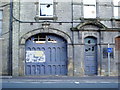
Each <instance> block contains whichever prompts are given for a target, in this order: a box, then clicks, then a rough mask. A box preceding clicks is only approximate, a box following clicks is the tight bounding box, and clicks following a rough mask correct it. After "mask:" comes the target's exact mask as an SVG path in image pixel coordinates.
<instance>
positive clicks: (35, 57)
mask: <svg viewBox="0 0 120 90" xmlns="http://www.w3.org/2000/svg"><path fill="white" fill-rule="evenodd" d="M26 62H45V53H44V52H43V51H26Z"/></svg>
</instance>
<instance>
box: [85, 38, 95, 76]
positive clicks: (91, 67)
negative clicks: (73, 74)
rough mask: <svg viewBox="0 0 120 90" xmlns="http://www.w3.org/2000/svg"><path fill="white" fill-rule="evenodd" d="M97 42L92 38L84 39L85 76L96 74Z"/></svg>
mask: <svg viewBox="0 0 120 90" xmlns="http://www.w3.org/2000/svg"><path fill="white" fill-rule="evenodd" d="M96 43H97V41H96V39H95V38H93V37H88V38H85V58H84V59H85V60H84V61H85V74H86V75H96V74H97V45H96Z"/></svg>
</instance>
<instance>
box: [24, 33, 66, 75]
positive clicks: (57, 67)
mask: <svg viewBox="0 0 120 90" xmlns="http://www.w3.org/2000/svg"><path fill="white" fill-rule="evenodd" d="M40 35H42V34H39V35H36V36H32V37H31V38H29V39H28V40H27V41H26V61H25V63H26V65H25V67H26V69H25V72H26V75H66V74H67V42H66V41H65V40H64V39H63V38H61V37H59V36H56V35H49V34H44V36H42V38H40ZM37 37H38V38H37Z"/></svg>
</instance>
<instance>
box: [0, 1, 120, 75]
mask: <svg viewBox="0 0 120 90" xmlns="http://www.w3.org/2000/svg"><path fill="white" fill-rule="evenodd" d="M73 1H74V0H73ZM100 1H101V0H98V2H97V10H98V11H97V18H93V19H89V18H84V15H83V3H82V2H76V1H74V2H54V3H55V6H54V14H55V16H54V18H53V19H50V20H47V19H42V18H39V17H37V20H36V19H35V18H36V16H37V15H36V14H38V12H37V10H36V5H37V3H36V4H35V3H34V2H21V1H20V0H19V2H13V3H14V4H13V16H14V18H13V27H12V29H13V32H12V33H13V36H12V38H13V41H12V49H13V50H12V52H13V54H12V75H13V76H25V43H26V40H27V39H28V38H30V37H31V36H33V35H36V34H39V33H47V34H55V35H58V36H61V37H62V38H64V39H65V40H66V41H67V53H68V55H67V56H68V60H67V61H68V63H67V65H68V66H67V69H68V73H67V75H68V76H84V75H85V62H84V60H85V54H84V52H85V50H84V48H85V41H84V39H85V38H86V37H94V38H96V39H97V54H96V55H97V71H98V73H97V75H98V76H107V75H108V67H107V65H108V61H107V60H108V59H107V58H104V57H103V56H104V53H103V51H104V48H107V47H108V44H110V47H111V48H113V50H114V51H113V58H111V67H110V68H111V72H110V73H111V75H110V76H118V73H119V72H118V66H119V64H120V57H119V56H120V55H119V51H116V50H115V44H116V43H115V38H116V37H119V36H120V25H119V19H118V20H116V19H114V20H111V19H112V18H113V16H112V14H113V12H112V5H111V3H110V1H108V3H102V2H100ZM3 4H4V3H0V5H3ZM104 4H106V5H110V6H109V8H106V6H105V5H104ZM2 9H3V31H2V34H3V35H2V38H4V43H3V48H4V50H3V53H2V54H1V53H0V55H2V56H4V57H2V61H3V66H2V67H3V70H2V71H3V72H2V73H3V75H9V74H10V73H9V72H8V71H9V67H10V66H9V63H8V62H9V55H8V51H9V22H8V21H9V18H10V16H9V9H10V8H9V5H8V6H6V7H4V8H2ZM6 32H8V33H6Z"/></svg>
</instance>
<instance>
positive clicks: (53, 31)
mask: <svg viewBox="0 0 120 90" xmlns="http://www.w3.org/2000/svg"><path fill="white" fill-rule="evenodd" d="M38 33H51V34H56V35H59V36H61V37H63V38H64V39H65V40H67V43H71V42H72V39H71V37H70V36H69V35H68V34H66V33H65V32H63V31H60V30H58V29H54V28H50V29H48V30H44V29H43V28H39V29H35V30H32V31H30V32H27V33H26V34H24V35H23V36H22V37H21V39H20V45H24V44H25V42H26V40H27V39H28V38H29V37H31V36H33V35H35V34H38Z"/></svg>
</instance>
